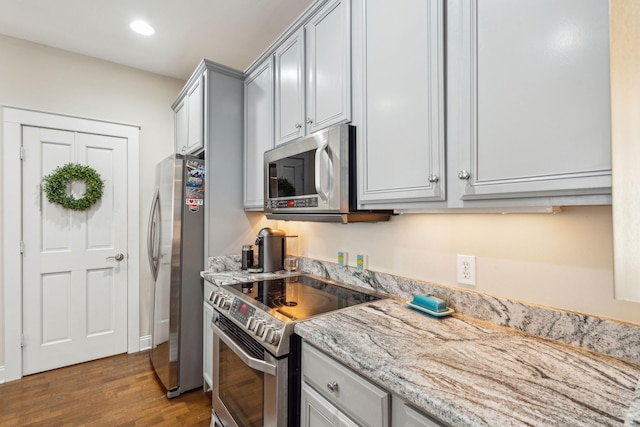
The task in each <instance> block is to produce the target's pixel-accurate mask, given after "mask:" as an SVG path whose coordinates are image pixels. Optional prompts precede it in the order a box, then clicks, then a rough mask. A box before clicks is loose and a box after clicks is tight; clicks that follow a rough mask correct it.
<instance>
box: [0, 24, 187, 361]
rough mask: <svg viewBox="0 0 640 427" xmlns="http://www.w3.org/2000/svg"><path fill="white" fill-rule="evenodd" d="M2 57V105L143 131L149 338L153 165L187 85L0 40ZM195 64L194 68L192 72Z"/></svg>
mask: <svg viewBox="0 0 640 427" xmlns="http://www.w3.org/2000/svg"><path fill="white" fill-rule="evenodd" d="M0 58H2V60H1V61H0V105H7V106H12V107H20V108H28V109H33V110H40V111H46V112H51V113H59V114H66V115H71V116H78V117H86V118H91V119H99V120H107V121H113V122H120V123H127V124H135V125H139V126H140V127H141V130H140V212H141V217H140V230H141V242H140V251H141V254H140V260H141V264H142V265H141V270H140V281H141V282H140V301H141V307H140V329H141V330H140V335H141V336H145V335H148V334H149V320H148V319H149V305H150V287H149V283H150V273H149V269H148V266H147V264H146V262H145V260H146V259H147V256H146V252H145V251H146V228H145V227H146V216H147V212H148V210H149V206H150V203H151V197H152V190H153V176H154V168H155V165H156V163H157V162H158V161H160V160H161V159H162V158H164V157H166V156H168V155H169V154H171V153H172V152H173V113H172V111H171V104H172V103H173V101H174V100H175V98H176V96H177V95H178V93H179V92H180V90H181V89H182V87H183V86H184V83H185V82H184V81H180V80H177V79H172V78H168V77H163V76H160V75H156V74H152V73H148V72H144V71H139V70H136V69H133V68H129V67H124V66H121V65H116V64H113V63H110V62H105V61H101V60H97V59H93V58H90V57H87V56H82V55H77V54H73V53H69V52H65V51H62V50H58V49H53V48H48V47H45V46H42V45H37V44H33V43H29V42H25V41H22V40H17V39H14V38H10V37H5V36H1V35H0ZM196 65H197V64H193V68H194V69H195V67H196ZM0 203H2V202H1V200H0ZM0 212H1V210H0ZM0 220H2V218H0ZM0 239H2V235H0ZM0 268H2V266H0ZM15 285H16V284H6V283H0V298H2V297H1V295H3V294H4V287H5V286H15ZM3 306H4V303H3V301H2V300H1V299H0V366H2V365H3V364H4V348H3V345H4V337H3V333H4V323H3V322H4V321H5V320H4V313H2V307H3ZM7 321H19V319H8V320H7Z"/></svg>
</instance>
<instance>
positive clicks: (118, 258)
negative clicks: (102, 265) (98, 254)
mask: <svg viewBox="0 0 640 427" xmlns="http://www.w3.org/2000/svg"><path fill="white" fill-rule="evenodd" d="M107 259H115V260H116V261H122V260H123V259H124V254H115V255H114V256H108V257H107Z"/></svg>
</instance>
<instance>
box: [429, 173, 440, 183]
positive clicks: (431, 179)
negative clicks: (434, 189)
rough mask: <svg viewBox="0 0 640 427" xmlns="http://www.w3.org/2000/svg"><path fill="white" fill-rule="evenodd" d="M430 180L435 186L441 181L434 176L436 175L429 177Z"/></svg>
mask: <svg viewBox="0 0 640 427" xmlns="http://www.w3.org/2000/svg"><path fill="white" fill-rule="evenodd" d="M428 179H429V182H430V183H432V184H435V183H436V182H438V181H440V178H438V175H434V174H431V175H429V178H428Z"/></svg>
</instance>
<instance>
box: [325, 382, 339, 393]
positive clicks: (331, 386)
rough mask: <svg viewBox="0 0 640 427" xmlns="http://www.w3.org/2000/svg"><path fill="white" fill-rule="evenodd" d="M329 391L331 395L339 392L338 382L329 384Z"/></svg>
mask: <svg viewBox="0 0 640 427" xmlns="http://www.w3.org/2000/svg"><path fill="white" fill-rule="evenodd" d="M327 389H328V390H329V391H330V392H331V393H335V392H336V391H338V383H337V382H336V381H332V382H330V383H327Z"/></svg>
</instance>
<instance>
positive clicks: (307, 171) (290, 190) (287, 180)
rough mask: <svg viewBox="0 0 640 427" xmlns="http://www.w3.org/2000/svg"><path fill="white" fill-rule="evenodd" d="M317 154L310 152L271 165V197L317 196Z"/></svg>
mask: <svg viewBox="0 0 640 427" xmlns="http://www.w3.org/2000/svg"><path fill="white" fill-rule="evenodd" d="M315 154H316V150H310V151H305V152H304V153H299V154H296V155H294V156H291V157H287V158H286V159H281V160H276V161H274V162H271V163H269V197H270V198H277V197H292V196H310V195H314V194H316V187H315V173H316V165H315Z"/></svg>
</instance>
